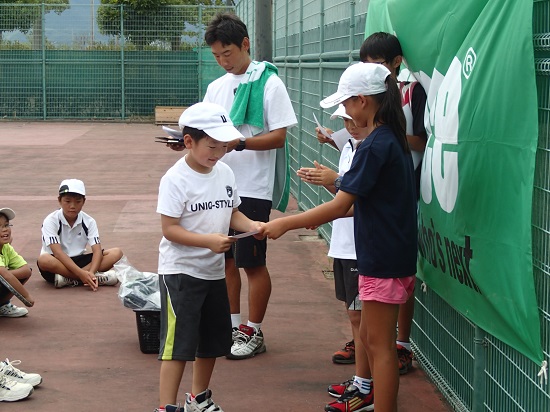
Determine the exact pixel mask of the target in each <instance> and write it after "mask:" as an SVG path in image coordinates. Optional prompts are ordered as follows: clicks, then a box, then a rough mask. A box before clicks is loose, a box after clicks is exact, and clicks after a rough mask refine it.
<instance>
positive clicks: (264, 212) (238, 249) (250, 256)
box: [225, 197, 272, 268]
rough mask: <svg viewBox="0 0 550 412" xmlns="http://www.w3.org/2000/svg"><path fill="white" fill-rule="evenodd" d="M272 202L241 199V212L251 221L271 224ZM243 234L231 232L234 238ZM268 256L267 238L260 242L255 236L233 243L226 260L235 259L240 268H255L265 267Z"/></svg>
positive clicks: (248, 198)
mask: <svg viewBox="0 0 550 412" xmlns="http://www.w3.org/2000/svg"><path fill="white" fill-rule="evenodd" d="M271 205H272V202H271V201H270V200H263V199H254V198H250V197H241V204H240V205H239V211H241V212H242V213H243V214H244V215H245V216H246V217H248V218H249V219H252V220H255V221H259V222H269V215H270V213H271ZM239 233H241V232H236V231H234V230H232V229H230V230H229V235H230V236H233V235H236V234H239ZM266 255H267V238H265V239H263V240H258V239H256V238H255V237H254V236H248V237H245V238H243V239H239V240H237V242H235V243H233V246H232V247H231V249H229V250H228V251H227V252H226V253H225V258H226V259H235V265H236V266H237V267H238V268H253V267H258V266H265V260H266Z"/></svg>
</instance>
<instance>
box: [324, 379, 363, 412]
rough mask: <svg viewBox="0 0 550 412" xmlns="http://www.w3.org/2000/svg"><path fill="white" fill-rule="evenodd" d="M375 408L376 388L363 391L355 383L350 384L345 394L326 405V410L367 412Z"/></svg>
mask: <svg viewBox="0 0 550 412" xmlns="http://www.w3.org/2000/svg"><path fill="white" fill-rule="evenodd" d="M373 410H374V390H372V389H371V391H370V392H369V393H367V394H365V393H361V391H359V389H358V388H357V387H355V386H354V385H351V386H349V387H348V388H347V389H346V391H345V392H344V394H343V395H342V396H340V397H339V398H338V399H337V400H335V401H334V402H331V403H329V404H328V405H326V406H325V411H326V412H366V411H373Z"/></svg>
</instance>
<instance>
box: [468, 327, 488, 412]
mask: <svg viewBox="0 0 550 412" xmlns="http://www.w3.org/2000/svg"><path fill="white" fill-rule="evenodd" d="M474 333H475V334H474V344H475V346H474V381H473V389H474V393H473V400H472V412H481V411H484V410H485V408H484V402H485V362H486V359H485V357H486V351H487V349H486V346H487V342H486V340H485V338H486V336H485V331H484V330H483V329H481V328H480V327H479V326H476V327H475V332H474Z"/></svg>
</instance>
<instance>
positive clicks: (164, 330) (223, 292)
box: [158, 274, 232, 361]
mask: <svg viewBox="0 0 550 412" xmlns="http://www.w3.org/2000/svg"><path fill="white" fill-rule="evenodd" d="M159 286H160V301H161V310H160V351H159V357H158V359H159V360H181V361H194V360H195V358H218V357H220V356H225V355H227V354H228V353H229V352H230V351H231V344H232V339H231V316H230V313H229V299H228V298H227V287H226V285H225V279H221V280H203V279H197V278H194V277H192V276H189V275H184V274H179V275H160V276H159Z"/></svg>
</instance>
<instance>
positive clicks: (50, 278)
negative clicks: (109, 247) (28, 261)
mask: <svg viewBox="0 0 550 412" xmlns="http://www.w3.org/2000/svg"><path fill="white" fill-rule="evenodd" d="M52 256H53V255H52ZM93 256H94V254H93V253H84V254H83V255H78V256H73V257H72V258H71V259H72V260H73V262H74V263H76V265H77V266H78V267H79V268H83V267H84V266H86V265H89V264H90V263H91V262H92V257H93ZM36 266H38V263H37V264H36ZM38 270H39V271H40V274H41V275H42V277H43V278H44V279H45V280H46V282H49V283H54V282H55V273H52V272H48V271H43V270H42V269H40V266H38ZM79 282H80V281H79Z"/></svg>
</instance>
